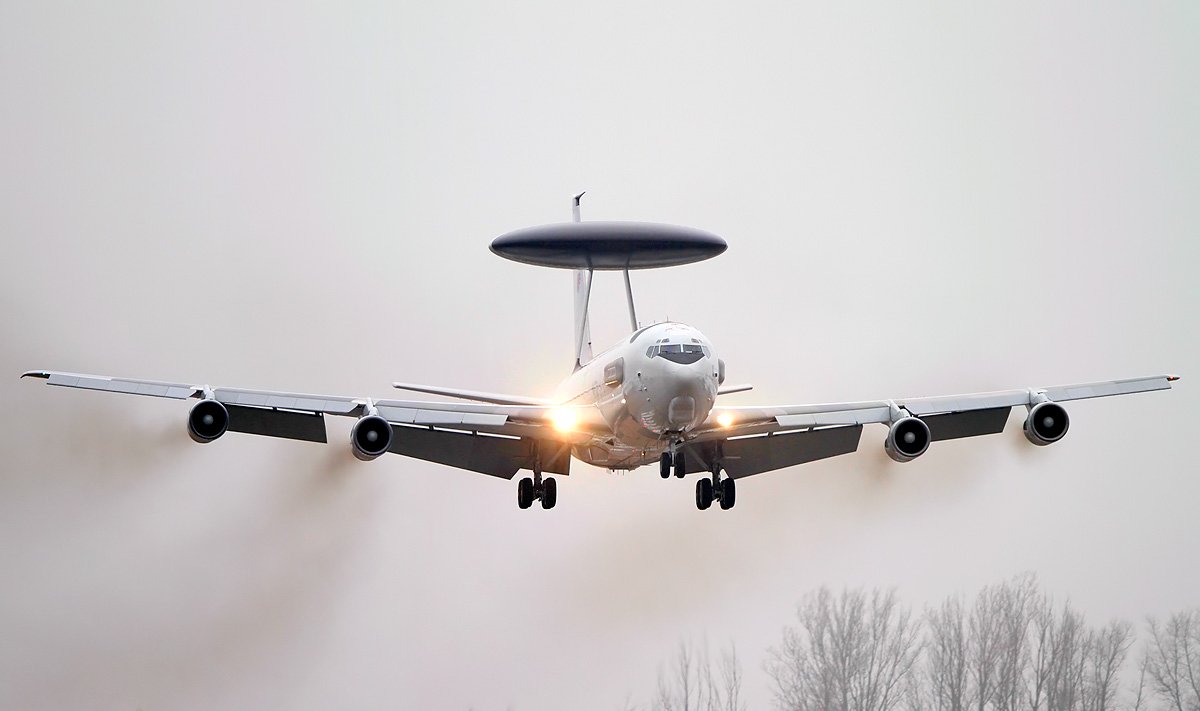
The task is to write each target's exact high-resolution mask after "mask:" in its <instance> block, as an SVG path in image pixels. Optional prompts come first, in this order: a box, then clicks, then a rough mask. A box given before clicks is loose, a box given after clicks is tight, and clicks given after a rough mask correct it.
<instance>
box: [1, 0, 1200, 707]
mask: <svg viewBox="0 0 1200 711" xmlns="http://www.w3.org/2000/svg"><path fill="white" fill-rule="evenodd" d="M1198 37H1200V6H1198V5H1197V4H1196V3H1192V2H1178V3H1170V2H1163V3H1107V2H1102V3H1097V2H1078V3H1072V2H1064V3H1049V4H1047V3H1018V4H1015V5H1014V4H1012V3H1005V4H1003V6H1000V5H981V6H975V4H973V3H972V4H953V3H952V4H947V3H934V4H929V5H925V4H908V3H878V4H870V5H864V4H858V3H853V4H851V3H835V4H832V5H831V4H829V3H819V4H811V5H805V4H802V3H794V2H787V3H777V4H764V3H753V4H741V3H713V4H708V5H702V4H699V3H692V2H689V3H682V2H681V3H643V2H628V3H611V2H610V3H564V2H544V3H519V4H514V3H496V4H493V5H477V4H470V3H462V2H442V3H395V2H390V3H378V4H365V3H364V4H360V5H357V6H354V7H350V6H348V5H347V4H345V3H317V4H311V5H308V6H301V5H299V4H295V3H282V4H274V3H257V2H236V3H227V4H226V6H225V7H219V6H218V5H217V4H213V3H201V4H197V3H171V4H169V3H93V4H81V3H50V2H38V3H16V2H10V1H4V2H2V3H0V89H2V92H0V235H2V239H3V253H2V255H0V328H2V330H0V336H2V338H0V402H2V403H3V406H4V407H3V414H0V418H2V427H0V452H2V453H3V465H2V467H3V470H2V475H0V567H2V569H3V571H4V576H3V577H4V581H3V584H2V585H0V629H3V633H2V634H0V706H3V707H5V708H23V709H34V708H71V707H74V708H95V709H106V708H113V709H128V708H135V707H136V708H181V709H211V708H381V707H385V706H387V707H392V708H467V707H469V706H474V707H475V708H477V709H503V708H508V707H510V706H511V707H512V708H514V709H522V710H526V709H531V710H535V711H536V710H540V709H561V708H577V709H589V710H590V709H615V708H619V707H620V706H621V704H622V703H623V701H624V699H625V698H626V696H627V695H632V698H633V700H634V701H638V700H641V699H645V698H648V697H649V696H650V694H651V692H652V690H653V686H654V680H655V674H656V670H657V666H658V664H659V663H660V662H661V661H662V660H663V659H664V658H666V657H667V656H668V655H669V654H670V653H671V651H672V649H673V647H674V645H675V644H676V642H677V641H678V640H679V639H681V638H691V639H697V640H698V639H701V638H704V637H707V638H708V639H709V640H710V642H712V643H714V644H721V643H725V642H727V641H729V640H733V641H735V642H736V643H737V645H738V649H739V652H740V653H741V655H742V658H743V661H744V662H745V665H746V684H747V691H748V695H749V699H750V701H751V702H752V703H753V706H754V707H755V708H758V707H762V706H765V705H766V704H767V703H768V701H769V695H768V691H767V678H766V676H765V674H764V673H763V672H762V669H761V664H762V661H763V659H764V657H765V650H766V648H767V647H769V646H770V645H772V644H775V643H777V642H778V640H779V634H780V628H781V627H782V626H783V625H784V624H787V623H788V622H789V621H790V620H791V619H792V615H793V610H794V605H795V603H796V601H797V599H798V598H799V597H800V596H801V595H802V594H803V593H804V592H806V591H808V590H810V589H812V588H814V587H816V586H819V585H823V584H824V585H830V586H833V587H841V586H844V585H867V586H876V585H878V586H897V587H898V588H899V589H900V591H901V593H902V594H903V596H904V597H905V599H907V600H909V601H912V602H913V603H914V604H916V605H918V606H919V605H922V604H924V603H926V602H929V601H936V600H938V599H940V598H941V597H942V596H945V595H947V594H951V593H954V592H957V591H963V592H972V591H974V590H976V589H978V587H980V586H981V585H984V584H987V583H990V582H996V581H998V580H1001V579H1004V578H1007V577H1009V576H1011V575H1013V574H1016V573H1020V572H1023V571H1033V572H1035V573H1037V574H1038V575H1039V576H1040V578H1041V580H1042V581H1043V583H1044V585H1045V587H1046V588H1047V589H1048V590H1050V591H1051V592H1053V593H1054V594H1056V595H1059V596H1062V597H1065V596H1068V595H1069V596H1071V598H1072V599H1073V600H1074V602H1075V603H1076V604H1077V605H1078V606H1079V607H1080V608H1081V609H1082V610H1083V611H1084V612H1085V613H1086V614H1087V615H1088V616H1089V618H1090V619H1091V620H1092V621H1094V622H1102V621H1105V620H1107V619H1108V618H1110V617H1114V616H1120V617H1124V618H1127V619H1130V620H1134V621H1137V620H1140V619H1142V617H1143V616H1144V615H1146V614H1160V615H1161V614H1164V613H1168V612H1170V611H1173V610H1177V609H1180V608H1183V607H1186V606H1190V605H1195V604H1197V603H1200V568H1198V567H1197V565H1196V558H1197V542H1198V541H1200V516H1197V502H1198V501H1200V477H1197V476H1196V465H1195V453H1194V451H1192V450H1193V447H1192V446H1189V444H1188V442H1189V440H1188V438H1189V437H1194V436H1195V433H1196V428H1197V426H1198V425H1200V415H1198V414H1197V413H1198V412H1200V399H1198V398H1197V396H1196V395H1195V393H1196V387H1197V386H1196V383H1197V379H1198V378H1200V337H1198V336H1197V333H1198V331H1200V329H1198V328H1197V326H1198V324H1197V307H1198V306H1200V299H1198V297H1200V286H1197V278H1196V273H1197V267H1198V266H1200V246H1198V244H1200V239H1198V236H1200V235H1198V231H1200V201H1198V200H1197V196H1198V195H1200V133H1198V132H1197V127H1198V126H1200V91H1197V87H1198V73H1200V41H1198ZM585 189H586V190H587V191H588V195H587V197H586V198H585V200H584V204H583V214H584V218H585V219H631V220H650V221H660V222H670V223H677V224H684V225H689V226H693V227H698V228H701V229H705V230H709V231H711V232H715V233H717V234H719V235H721V236H723V237H724V238H725V239H726V240H727V241H728V242H729V245H730V247H729V251H728V252H727V253H726V254H725V255H724V256H722V257H720V258H718V259H715V260H712V261H710V262H706V263H702V264H698V265H692V266H687V267H680V268H674V269H668V270H663V271H659V272H643V273H638V274H635V275H634V277H633V287H634V290H635V293H636V295H637V298H638V306H639V316H641V318H642V319H643V321H646V322H649V321H653V320H660V319H665V318H668V317H669V318H671V319H674V320H680V321H684V322H686V323H689V324H692V325H694V326H696V327H697V328H699V329H700V330H701V331H703V332H704V333H705V334H706V335H707V336H708V337H709V338H711V339H712V340H713V342H714V343H715V345H716V348H717V350H718V353H719V354H720V356H721V357H722V358H724V359H725V360H726V362H727V364H728V367H729V378H730V380H731V381H733V382H751V383H753V384H754V385H755V386H756V389H755V390H754V391H753V392H750V393H745V394H741V395H736V396H732V397H730V399H729V402H730V403H745V404H753V403H762V404H780V403H801V402H826V401H836V400H854V399H871V398H880V397H903V396H911V395H932V394H943V393H955V392H972V391H979V390H989V389H1000V388H1010V387H1027V386H1036V385H1050V384H1061V383H1070V382H1077V381H1086V380H1093V379H1110V378H1121V377H1132V376H1138V375H1148V374H1159V373H1168V372H1179V373H1181V374H1182V375H1184V376H1185V378H1184V380H1182V381H1181V382H1180V383H1178V384H1177V386H1178V387H1177V388H1176V389H1175V390H1173V391H1171V392H1166V393H1151V394H1144V395H1135V396H1130V397H1127V398H1120V399H1107V400H1099V401H1084V402H1079V403H1075V404H1072V405H1071V406H1070V408H1069V409H1070V412H1071V416H1072V424H1071V431H1070V434H1069V435H1068V436H1067V437H1066V438H1065V439H1064V440H1063V441H1062V442H1061V443H1059V444H1056V445H1054V446H1051V447H1045V448H1037V447H1033V446H1030V445H1028V444H1027V443H1026V442H1025V440H1024V438H1023V437H1021V435H1020V432H1019V429H1020V417H1021V415H1022V412H1018V411H1014V413H1013V415H1012V419H1011V420H1010V423H1009V429H1008V431H1007V432H1006V433H1004V434H1003V435H997V436H992V437H984V438H979V439H974V440H963V441H955V442H945V443H938V444H935V445H934V446H933V447H932V448H931V450H930V451H929V452H928V454H926V455H925V456H923V457H921V458H920V459H919V460H917V461H914V462H912V463H909V464H905V465H900V464H895V463H892V462H891V461H890V460H888V459H887V458H886V456H885V455H884V454H883V451H882V441H883V437H884V429H883V428H882V427H875V426H873V427H869V428H868V429H867V430H866V431H865V433H864V436H863V441H862V447H861V449H860V451H859V452H858V453H857V454H855V455H851V456H847V457H841V458H838V459H835V460H828V461H825V462H819V463H815V464H809V465H806V466H804V467H798V468H793V469H788V470H783V471H779V472H774V473H770V474H765V475H762V476H759V477H755V478H752V479H747V480H743V481H742V482H740V486H739V492H738V502H739V503H738V505H737V508H736V509H734V510H732V511H720V510H715V509H714V510H710V511H706V512H699V511H696V509H695V506H694V503H693V481H692V479H689V480H687V481H679V480H670V481H662V480H661V479H659V477H658V475H657V472H656V471H651V470H650V469H643V470H639V471H636V472H634V473H632V474H628V475H613V474H609V473H607V472H604V471H600V470H596V469H592V468H590V467H587V466H584V465H581V464H578V463H576V464H575V465H574V467H573V473H572V475H571V476H570V477H569V479H565V480H562V481H560V486H559V502H558V506H557V508H555V509H554V510H553V511H542V510H541V509H533V510H529V511H521V510H518V509H517V506H516V501H515V499H516V492H515V489H516V484H515V482H508V481H503V480H498V479H492V478H489V477H484V476H481V475H476V474H472V473H468V472H462V471H458V470H452V469H448V468H445V467H441V466H437V465H433V464H428V463H424V462H420V461H415V460H406V459H401V458H399V457H392V456H388V457H384V458H381V459H379V460H377V461H375V462H371V463H361V462H358V461H357V460H355V459H353V458H352V457H351V455H350V454H349V444H348V432H349V428H350V425H351V424H352V423H351V422H350V421H347V420H342V419H331V420H330V421H329V431H330V439H331V444H330V445H328V446H324V445H316V444H308V443H296V442H287V441H276V440H271V439H266V438H254V437H249V436H244V435H236V434H235V435H231V436H228V437H224V438H222V439H221V440H219V441H217V442H215V443H212V444H209V445H205V446H198V445H194V444H193V443H191V441H190V440H188V438H187V436H186V433H185V427H184V421H185V417H186V414H187V405H186V404H185V403H180V402H174V401H167V400H156V399H150V398H134V397H130V396H123V395H113V394H105V393H91V392H83V391H69V390H61V389H57V388H46V387H44V386H43V385H42V384H41V381H30V380H25V381H18V380H17V375H18V374H19V373H20V372H21V371H24V370H27V369H33V368H46V369H57V370H73V371H81V372H94V373H102V374H109V375H125V376H132V377H143V378H157V379H166V380H178V381H184V382H196V383H211V384H213V385H226V386H241V387H258V388H273V389H285V390H299V391H311V392H321V393H330V394H345V395H354V396H368V395H373V396H389V395H391V394H392V392H391V391H390V388H389V384H390V383H391V382H392V381H393V380H405V381H412V382H428V383H434V384H443V385H452V386H459V387H464V388H470V389H479V390H493V391H501V392H519V393H528V394H530V395H546V394H549V393H550V392H551V391H552V390H553V388H554V386H555V385H556V384H557V382H558V381H559V379H560V378H562V377H564V376H565V375H567V374H568V372H569V366H570V363H571V346H572V338H571V333H570V329H571V297H570V286H569V284H570V278H569V275H568V274H567V273H564V272H559V271H553V270H545V269H538V268H535V267H529V266H525V265H520V264H515V263H511V262H506V261H503V260H500V259H498V258H496V257H495V256H493V255H492V254H490V253H489V252H488V249H487V246H488V243H489V242H490V240H491V239H493V238H494V237H495V236H497V235H499V234H501V233H503V232H506V231H508V230H511V229H515V228H518V227H524V226H528V225H533V224H540V223H545V222H554V221H561V220H567V219H569V216H570V208H569V196H570V195H571V193H573V192H575V191H578V190H585ZM621 292H622V287H621V284H620V280H619V277H614V276H613V275H611V274H610V275H605V276H602V277H601V278H600V279H598V281H597V290H596V292H595V294H594V297H593V300H592V303H593V316H592V319H593V324H594V325H593V336H594V340H595V342H596V345H597V348H598V349H599V348H602V347H604V346H606V345H607V344H608V343H609V342H611V341H613V340H615V339H617V338H619V337H621V336H622V335H623V334H624V333H625V332H626V330H627V323H626V313H625V308H624V304H623V301H622V293H621Z"/></svg>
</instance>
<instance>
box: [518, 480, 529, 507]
mask: <svg viewBox="0 0 1200 711" xmlns="http://www.w3.org/2000/svg"><path fill="white" fill-rule="evenodd" d="M517 506H519V507H521V508H523V509H527V508H529V507H530V506H533V479H530V478H529V477H525V478H524V479H522V480H521V481H519V482H517Z"/></svg>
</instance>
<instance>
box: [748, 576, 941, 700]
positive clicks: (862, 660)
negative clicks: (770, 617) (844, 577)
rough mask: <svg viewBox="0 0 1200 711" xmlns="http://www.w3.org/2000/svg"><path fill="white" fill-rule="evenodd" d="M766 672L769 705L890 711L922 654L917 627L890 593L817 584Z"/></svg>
mask: <svg viewBox="0 0 1200 711" xmlns="http://www.w3.org/2000/svg"><path fill="white" fill-rule="evenodd" d="M796 614H797V619H798V622H799V626H798V627H790V626H789V627H786V628H785V629H784V632H783V641H782V644H781V646H780V647H779V648H778V649H773V650H771V660H770V662H769V663H768V665H767V671H768V673H769V674H770V675H771V678H772V679H773V680H774V683H775V701H776V704H777V705H778V706H779V707H780V708H782V709H789V710H795V711H891V710H892V709H894V708H897V707H898V705H899V704H900V702H901V700H902V698H903V692H904V689H905V687H906V681H907V679H908V677H909V675H910V674H911V673H912V671H913V667H914V664H915V662H916V660H917V658H918V655H919V652H920V641H919V633H920V628H919V624H918V623H914V622H913V620H912V617H911V615H910V613H909V611H908V610H907V609H906V608H904V607H902V606H901V605H900V603H899V601H898V600H897V597H896V593H895V591H894V590H889V591H886V592H883V591H880V590H874V591H872V592H870V593H867V592H864V591H862V590H846V591H843V592H842V593H841V594H840V595H837V596H835V595H834V594H833V593H832V592H830V591H829V589H828V588H824V587H822V588H821V589H820V590H818V591H817V592H816V593H813V594H811V595H809V596H807V597H806V598H805V599H804V600H803V601H802V602H801V603H800V606H799V608H798V609H797V613H796Z"/></svg>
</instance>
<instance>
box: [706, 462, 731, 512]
mask: <svg viewBox="0 0 1200 711" xmlns="http://www.w3.org/2000/svg"><path fill="white" fill-rule="evenodd" d="M713 499H716V500H717V501H719V502H720V503H721V508H722V509H724V510H726V511H728V510H729V509H731V508H733V504H734V503H735V502H736V501H737V484H735V483H734V479H733V478H732V477H725V478H724V479H722V478H721V467H720V465H714V466H713V471H712V478H711V479H710V478H708V477H705V478H703V479H700V480H699V481H697V482H696V508H698V509H700V510H701V511H703V510H705V509H707V508H708V507H709V506H712V502H713Z"/></svg>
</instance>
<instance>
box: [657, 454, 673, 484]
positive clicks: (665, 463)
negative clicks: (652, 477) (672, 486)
mask: <svg viewBox="0 0 1200 711" xmlns="http://www.w3.org/2000/svg"><path fill="white" fill-rule="evenodd" d="M674 459H675V458H674V457H672V456H671V453H670V452H663V453H662V456H661V457H659V458H658V475H659V476H661V477H662V478H663V479H670V478H671V465H672V464H674Z"/></svg>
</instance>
